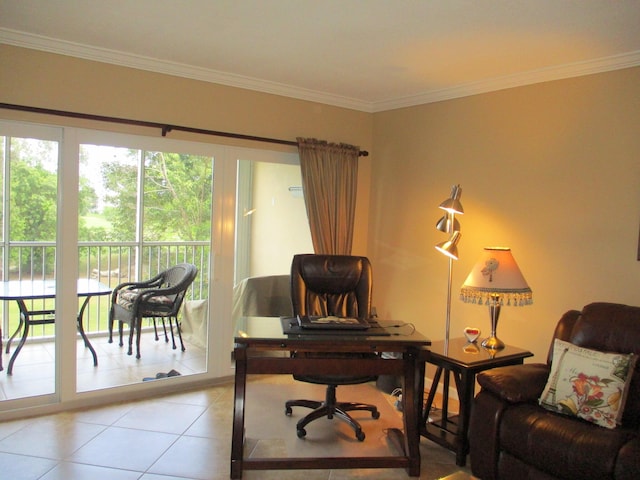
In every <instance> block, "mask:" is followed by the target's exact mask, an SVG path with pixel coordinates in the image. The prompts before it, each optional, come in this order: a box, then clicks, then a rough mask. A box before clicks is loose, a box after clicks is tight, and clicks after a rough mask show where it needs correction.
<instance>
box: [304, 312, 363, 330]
mask: <svg viewBox="0 0 640 480" xmlns="http://www.w3.org/2000/svg"><path fill="white" fill-rule="evenodd" d="M298 325H299V326H300V328H302V329H304V330H366V329H368V328H369V327H370V326H371V325H370V324H369V322H367V321H366V320H365V319H363V318H355V317H336V316H333V315H327V316H321V315H310V316H306V315H298Z"/></svg>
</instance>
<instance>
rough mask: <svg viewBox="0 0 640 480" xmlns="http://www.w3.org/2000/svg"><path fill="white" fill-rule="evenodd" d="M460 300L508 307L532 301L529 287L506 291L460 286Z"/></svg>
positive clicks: (520, 305)
mask: <svg viewBox="0 0 640 480" xmlns="http://www.w3.org/2000/svg"><path fill="white" fill-rule="evenodd" d="M460 300H462V301H463V302H465V303H474V304H477V305H499V306H505V305H506V306H508V307H509V306H514V307H523V306H525V305H531V304H532V303H533V293H532V292H531V289H529V288H525V289H522V290H511V291H508V292H496V291H495V290H487V291H484V290H478V289H471V288H462V290H461V291H460Z"/></svg>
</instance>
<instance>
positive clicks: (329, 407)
mask: <svg viewBox="0 0 640 480" xmlns="http://www.w3.org/2000/svg"><path fill="white" fill-rule="evenodd" d="M292 407H305V408H311V409H312V410H313V411H312V412H311V413H309V414H308V415H307V416H306V417H304V418H302V419H301V420H299V421H298V423H297V424H296V430H297V434H298V437H299V438H304V437H305V436H306V434H307V431H306V430H305V428H304V427H306V426H307V425H308V424H309V423H311V422H313V421H314V420H316V419H318V418H323V417H327V418H328V419H332V418H333V417H334V416H335V417H337V418H339V419H340V420H342V421H344V422H346V423H347V424H349V425H350V426H351V428H353V430H354V431H355V435H356V438H357V439H358V440H359V441H361V442H362V441H363V440H364V439H365V434H364V432H363V431H362V426H361V425H360V423H358V421H357V420H355V419H354V418H353V417H351V415H349V414H348V413H347V412H351V411H355V410H364V411H368V412H371V417H372V418H374V419H378V418H380V412H378V408H377V407H376V406H375V405H368V404H366V403H355V402H338V401H336V385H328V386H327V393H326V399H325V401H324V402H320V401H317V400H289V401H287V402H286V403H285V414H286V415H288V416H291V414H292V410H291V408H292Z"/></svg>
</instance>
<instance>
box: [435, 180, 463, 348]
mask: <svg viewBox="0 0 640 480" xmlns="http://www.w3.org/2000/svg"><path fill="white" fill-rule="evenodd" d="M460 195H462V189H461V188H460V185H454V186H453V187H451V196H450V197H449V198H447V199H446V200H445V201H444V202H442V203H441V204H440V205H439V206H438V207H439V208H441V209H442V210H444V212H445V213H444V216H443V217H442V218H441V219H440V220H438V222H437V223H436V228H437V229H438V230H440V231H441V232H444V233H448V234H449V235H450V236H449V239H448V240H446V241H444V242H442V243H439V244H437V245H436V250H438V251H439V252H440V253H442V254H444V255H446V256H447V257H448V259H449V281H448V283H447V320H446V324H445V337H444V338H445V343H446V344H448V343H449V327H450V324H451V273H452V268H453V266H452V265H453V260H457V259H458V242H459V241H460V222H458V220H457V219H456V218H455V216H456V214H458V215H462V214H463V213H464V209H463V208H462V204H461V203H460Z"/></svg>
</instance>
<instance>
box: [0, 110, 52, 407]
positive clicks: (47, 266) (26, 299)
mask: <svg viewBox="0 0 640 480" xmlns="http://www.w3.org/2000/svg"><path fill="white" fill-rule="evenodd" d="M59 137H60V132H59V130H58V129H48V128H42V127H33V128H29V127H28V126H25V125H13V126H11V125H6V124H4V123H0V161H1V163H2V165H1V168H0V172H1V173H0V175H1V178H0V181H1V183H2V192H3V193H2V195H1V197H2V198H1V199H2V203H1V216H2V229H1V232H0V236H1V242H0V251H1V257H2V258H1V262H2V266H1V267H2V268H1V269H0V276H1V278H0V280H1V282H2V284H1V285H0V293H1V294H2V301H1V302H0V305H1V307H0V328H1V330H2V353H1V355H2V363H3V367H4V371H3V372H2V374H0V401H10V400H13V399H22V398H25V397H32V396H42V395H48V394H53V393H55V389H56V382H55V370H56V369H55V365H56V342H55V334H56V325H55V322H56V319H55V309H56V303H55V280H56V274H55V272H56V270H55V266H56V231H57V214H58V206H57V199H58V164H59V155H60V152H59V140H58V139H59Z"/></svg>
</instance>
